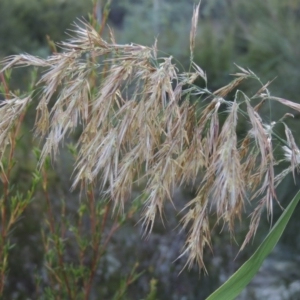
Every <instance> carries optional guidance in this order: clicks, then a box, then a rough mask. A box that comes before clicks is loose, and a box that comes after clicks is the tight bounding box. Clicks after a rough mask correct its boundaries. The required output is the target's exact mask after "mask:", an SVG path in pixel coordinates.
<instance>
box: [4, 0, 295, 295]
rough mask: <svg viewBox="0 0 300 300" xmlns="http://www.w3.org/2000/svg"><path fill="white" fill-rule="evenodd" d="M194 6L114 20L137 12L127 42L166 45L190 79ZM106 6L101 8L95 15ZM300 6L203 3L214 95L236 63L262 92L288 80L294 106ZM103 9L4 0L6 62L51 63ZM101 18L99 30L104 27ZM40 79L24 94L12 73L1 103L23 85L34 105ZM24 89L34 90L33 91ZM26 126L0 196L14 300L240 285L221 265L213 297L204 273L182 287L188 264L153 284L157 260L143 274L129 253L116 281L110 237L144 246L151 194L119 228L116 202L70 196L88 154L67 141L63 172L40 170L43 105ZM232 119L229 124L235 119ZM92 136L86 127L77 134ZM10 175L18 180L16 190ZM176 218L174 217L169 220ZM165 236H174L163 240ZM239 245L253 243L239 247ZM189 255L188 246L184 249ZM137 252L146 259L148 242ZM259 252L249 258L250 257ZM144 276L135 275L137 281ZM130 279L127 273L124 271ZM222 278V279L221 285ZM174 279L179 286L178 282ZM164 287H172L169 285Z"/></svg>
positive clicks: (127, 27)
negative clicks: (72, 31) (226, 280)
mask: <svg viewBox="0 0 300 300" xmlns="http://www.w3.org/2000/svg"><path fill="white" fill-rule="evenodd" d="M99 2H101V1H99ZM194 2H195V1H191V0H190V1H177V2H176V3H175V2H174V1H171V0H163V1H155V0H154V1H128V0H124V1H123V0H122V2H118V3H116V1H115V2H114V1H113V2H112V9H114V7H121V8H122V9H124V11H125V16H124V22H123V25H122V27H118V28H116V29H115V32H116V36H117V38H116V40H117V43H119V42H120V43H122V42H124V43H130V42H134V43H141V44H143V45H152V44H153V42H154V39H155V37H157V38H158V48H159V49H160V50H162V51H159V52H158V53H159V55H162V56H165V53H164V52H167V53H169V54H172V55H173V56H174V57H175V58H176V59H178V61H176V64H177V67H179V69H181V70H184V69H185V70H187V69H188V68H189V63H190V60H189V30H190V16H191V12H192V4H193V3H194ZM95 3H96V1H94V5H95ZM298 4H299V1H297V0H293V1H292V0H290V1H284V2H283V1H279V0H269V1H259V0H254V1H246V0H242V1H238V2H234V1H229V0H228V1H223V0H212V1H204V0H203V1H202V4H201V9H200V10H201V18H200V22H199V30H198V34H197V39H196V48H195V52H194V58H195V61H196V62H197V64H199V65H200V66H201V68H202V69H203V70H204V71H205V72H206V73H207V76H208V78H209V81H210V82H211V86H210V88H212V90H214V89H217V88H219V87H220V86H222V85H224V84H226V83H227V82H228V79H229V75H228V74H229V73H232V72H233V69H234V68H235V66H234V64H233V63H234V62H235V63H238V64H239V65H243V66H247V67H249V68H250V69H251V70H255V72H256V73H258V74H260V75H261V81H262V82H267V81H268V80H272V79H273V78H275V77H277V78H276V80H275V84H273V85H272V86H271V90H272V91H274V92H276V93H277V94H280V95H284V96H285V97H286V98H295V97H297V95H298V79H297V78H298V72H299V71H298V70H299V68H300V66H299V61H300V60H299V53H298V52H297V49H298V48H299V40H300V39H299V31H298V30H297V28H298V27H299V18H298V17H297V16H298V14H299V11H298V8H297V7H298V6H297V5H298ZM91 6H92V1H79V0H77V1H58V0H57V1H46V0H42V1H36V0H29V1H21V0H18V1H8V0H2V1H0V17H1V28H0V40H1V42H2V43H1V49H0V56H4V55H8V54H14V53H19V52H29V53H32V54H34V55H40V56H42V57H46V56H47V55H48V54H49V53H50V49H51V50H52V51H53V47H54V44H53V41H52V40H55V41H59V40H62V39H64V38H65V35H64V31H65V29H66V28H70V26H69V25H70V23H72V22H73V21H74V20H75V18H76V17H77V16H82V15H84V16H86V15H87V14H88V12H89V11H91ZM90 17H91V19H93V17H94V16H90ZM91 21H92V23H93V21H94V23H93V25H94V26H95V28H97V30H99V31H101V26H100V25H99V24H97V22H96V21H95V20H91ZM47 34H48V35H49V36H50V37H51V41H48V44H49V46H50V49H49V47H47V46H46V43H45V42H46V35H47ZM103 35H107V32H105V31H104V32H103ZM16 74H17V75H18V73H14V76H13V77H16ZM31 74H32V75H31V76H32V78H31V79H30V78H29V77H28V78H27V76H28V75H26V76H24V77H23V75H21V76H17V77H18V78H17V79H16V80H15V82H13V83H12V79H11V74H10V71H8V70H7V71H6V72H5V73H4V74H3V76H4V80H2V79H1V85H0V88H1V94H2V95H1V96H0V97H1V98H5V97H7V95H8V94H9V92H11V91H13V92H14V94H15V95H17V96H21V95H22V93H21V92H19V91H16V90H15V89H14V88H12V87H13V86H16V87H18V88H22V87H23V90H26V93H25V94H24V96H26V95H28V94H30V93H32V92H33V90H34V88H35V87H34V84H35V82H36V80H37V78H38V77H39V74H38V73H37V72H36V70H35V71H34V72H32V73H31ZM93 76H94V77H93ZM96 76H97V73H96V70H94V72H93V74H92V76H91V82H92V84H91V87H90V88H91V94H95V93H97V91H98V87H97V86H96V85H95V81H94V79H95V78H96ZM24 78H25V79H24ZM103 78H104V76H103ZM103 78H101V79H103ZM5 82H6V83H10V84H9V87H7V86H5ZM21 82H24V84H23V86H22V84H21ZM203 83H204V82H203V80H201V82H200V84H199V85H200V86H202V85H203ZM197 84H198V82H197ZM253 86H254V85H253V84H252V83H247V84H245V85H243V86H242V87H243V89H244V90H245V91H252V90H253ZM24 87H25V88H24ZM21 90H22V89H21ZM40 92H41V90H40V89H38V90H37V91H35V92H34V95H35V96H34V97H33V98H34V99H35V100H36V99H37V97H38V96H39V95H40ZM35 103H36V102H35ZM52 104H53V103H51V105H52ZM270 108H271V110H272V114H269V115H267V117H266V118H265V119H267V120H268V121H272V120H274V119H277V117H278V116H279V115H280V116H281V115H282V113H284V112H285V111H288V112H289V111H290V110H289V109H284V110H282V107H281V108H280V109H278V105H276V104H272V106H271V107H270V106H268V105H265V106H264V107H263V108H262V116H263V117H265V116H266V115H265V110H269V109H270ZM21 117H22V118H21V120H20V121H21V122H20V124H21V123H22V124H21V125H20V128H18V126H17V125H16V126H15V127H12V130H13V131H12V132H15V135H13V138H15V144H12V148H8V149H7V154H9V153H10V151H12V152H11V153H12V156H11V157H10V158H9V156H7V155H6V156H5V158H4V159H3V161H2V165H0V168H1V172H2V173H1V174H2V178H1V179H2V182H3V185H2V186H0V191H1V196H2V195H4V198H1V202H0V212H1V218H0V219H1V222H2V225H4V226H2V228H3V230H4V231H3V232H4V233H5V234H4V235H2V236H1V241H0V261H1V263H0V277H1V278H0V279H1V282H2V285H1V286H0V287H1V288H2V290H3V278H6V279H5V280H6V287H5V291H4V295H5V297H6V298H7V299H11V298H12V295H13V291H14V290H15V284H16V282H18V283H21V288H20V289H18V290H17V292H15V294H14V295H15V296H14V297H19V299H25V298H26V297H28V295H30V297H32V298H33V299H34V297H37V298H38V299H67V298H69V299H77V298H76V297H78V298H79V299H84V297H85V298H88V297H89V295H90V297H94V296H95V295H97V296H99V295H100V296H101V297H103V298H105V297H107V299H112V298H113V297H115V298H116V299H131V298H132V295H135V293H134V292H132V290H131V288H132V287H131V285H132V284H133V286H134V285H135V284H136V285H137V284H138V282H141V284H140V286H144V287H145V286H148V291H149V290H150V293H149V294H148V296H144V295H146V294H147V291H146V292H145V290H143V293H141V292H140V293H139V295H141V294H142V295H143V297H144V299H147V300H150V299H152V300H154V299H158V298H159V299H164V298H166V297H171V296H172V295H173V294H172V293H174V295H175V294H176V292H177V291H172V286H171V287H168V285H167V283H168V282H172V283H173V282H177V283H178V286H180V287H181V288H182V286H184V287H185V288H182V290H181V293H182V294H184V295H186V296H187V297H190V298H191V299H192V298H193V297H196V298H199V297H200V298H203V297H204V295H205V296H206V295H207V294H208V293H209V292H210V291H211V289H212V288H213V286H214V285H216V283H217V282H218V280H219V279H220V276H219V273H222V272H225V273H226V272H227V274H229V271H228V269H232V267H231V266H229V263H226V262H224V261H223V262H222V263H220V265H221V272H220V269H219V265H218V267H216V266H215V265H213V263H212V262H211V261H210V262H209V263H208V264H210V265H209V266H208V271H209V272H210V277H209V279H208V278H201V282H202V286H201V288H198V277H197V274H196V275H195V273H197V272H195V273H193V272H191V273H190V276H189V277H183V276H185V275H183V274H181V276H180V277H179V279H175V280H174V279H172V278H173V277H174V276H173V275H174V274H173V273H176V274H175V277H176V278H177V274H178V272H179V271H180V270H181V267H180V266H182V265H179V266H178V265H172V266H170V270H171V271H170V270H168V271H165V273H163V272H161V274H159V272H157V271H154V272H153V271H151V272H150V271H149V272H148V270H147V272H146V273H147V274H146V275H147V276H148V277H147V278H148V280H146V283H145V279H144V278H145V276H144V274H143V275H141V274H140V269H142V268H143V267H144V266H145V265H147V264H146V263H145V261H147V260H149V257H148V256H149V255H148V256H147V251H144V252H145V253H142V255H141V256H140V257H142V258H143V261H144V264H143V262H142V263H141V265H142V266H143V267H139V268H137V267H136V265H134V263H132V261H130V263H131V265H130V264H129V262H128V261H129V258H128V256H129V254H130V255H132V253H133V251H132V250H131V251H129V252H130V253H127V252H126V251H125V250H124V253H127V254H124V253H122V255H123V257H122V259H121V261H122V265H126V266H127V269H126V267H125V268H124V266H122V267H119V268H120V270H121V271H119V270H117V271H116V272H115V271H110V268H113V266H112V265H113V263H112V262H113V259H114V258H113V255H114V254H113V247H112V248H110V246H109V245H110V243H111V242H112V243H113V242H114V239H113V238H112V239H111V238H110V233H112V235H113V237H115V236H117V237H116V239H119V240H121V241H122V242H123V243H124V248H125V244H126V242H127V240H128V239H130V238H131V239H132V237H131V234H132V231H128V229H126V226H127V225H128V224H129V225H130V227H133V225H135V224H136V222H137V220H136V219H135V217H134V215H135V212H136V211H137V210H139V209H140V208H141V207H142V205H143V203H144V202H145V200H146V198H147V197H148V196H149V194H141V195H140V197H139V199H136V201H134V202H133V203H132V205H131V206H130V207H126V208H127V209H128V210H127V212H128V213H127V214H125V215H123V216H120V217H118V218H116V219H115V220H114V221H112V220H111V219H110V218H107V219H106V216H107V214H109V213H110V212H111V208H110V204H109V202H107V199H104V198H103V197H102V196H100V195H99V194H98V191H97V189H95V186H92V185H91V186H89V187H85V188H86V189H84V191H83V193H82V194H81V196H82V197H81V200H80V201H79V198H80V197H79V196H80V191H79V190H75V192H74V193H73V194H72V195H71V194H70V193H69V186H70V181H69V178H70V176H71V171H72V170H71V168H72V167H71V165H72V163H73V159H72V158H71V157H76V156H77V155H78V153H77V149H76V147H75V146H74V143H73V142H74V140H73V137H67V148H68V149H67V150H66V149H60V155H61V159H58V161H51V160H50V159H49V157H46V160H45V162H46V164H45V165H44V169H42V170H40V171H37V170H36V169H35V164H36V159H38V158H39V157H40V155H41V153H40V150H37V149H35V148H34V147H36V146H37V144H36V142H35V141H33V140H32V139H31V132H30V130H31V128H32V125H33V123H34V119H35V106H34V105H33V104H32V106H31V107H28V109H27V116H25V117H24V119H23V116H21ZM222 117H224V120H225V114H223V116H222ZM296 117H297V116H296ZM269 118H270V120H269ZM224 120H223V121H224ZM221 123H222V122H221ZM287 123H288V124H289V125H290V127H291V128H292V130H293V128H296V126H297V118H296V119H295V120H294V121H293V120H287ZM295 124H296V125H295ZM28 125H30V129H28ZM293 125H294V126H295V127H293ZM239 126H241V129H240V128H238V129H237V131H238V132H239V133H242V135H245V133H246V130H247V126H248V125H247V124H246V122H245V119H243V120H242V122H241V124H239ZM276 130H277V128H276ZM278 131H281V132H279V133H278V132H276V134H277V133H278V134H279V136H280V137H282V136H283V134H284V133H283V132H284V128H283V129H280V128H279V129H278ZM80 133H81V128H80V129H78V132H76V134H80ZM77 137H78V136H77ZM243 137H244V136H243ZM75 139H76V138H75ZM295 140H296V142H297V141H299V137H298V135H295ZM275 150H276V151H277V150H278V149H275ZM279 152H280V151H279ZM279 154H281V153H279ZM34 157H36V159H34ZM53 166H54V167H55V170H53V168H52V167H53ZM56 170H57V171H56ZM7 174H8V175H9V176H8V175H7ZM5 176H8V177H10V178H9V181H7V180H6V178H5ZM291 181H292V180H289V182H291ZM286 182H287V181H285V183H284V184H286ZM286 186H288V187H289V188H283V189H282V190H281V192H280V191H279V195H280V197H278V198H279V199H282V198H286V199H290V197H289V195H288V193H289V191H290V190H293V189H295V187H293V185H292V184H289V183H287V184H286ZM134 188H135V189H136V191H138V192H139V191H140V190H141V186H138V184H135V185H134ZM47 198H49V199H47ZM7 200H9V201H7ZM184 201H187V200H186V198H185V199H183V200H182V201H181V204H182V202H184ZM285 201H286V200H285ZM280 213H281V211H279V210H278V212H276V210H275V216H276V215H279V214H280ZM166 214H167V215H169V213H168V212H166ZM168 217H169V216H168ZM3 220H4V221H3ZM103 220H106V221H105V224H106V225H105V227H104V228H102V225H103ZM177 221H178V218H177ZM296 222H298V221H297V220H294V222H293V224H296ZM246 223H247V221H245V222H243V223H242V228H246V227H247V224H246ZM92 224H93V225H92ZM131 225H132V226H131ZM172 225H173V224H172ZM174 227H175V226H174ZM124 228H125V231H124V232H125V235H126V238H124V237H123V236H122V235H121V237H120V236H119V237H118V235H117V233H118V230H121V229H124ZM297 229H298V226H294V228H293V231H294V232H295V231H297ZM126 230H127V231H126ZM159 230H160V231H162V229H159ZM238 230H239V229H237V231H238ZM40 231H41V234H40ZM157 232H158V231H157ZM157 232H156V234H157ZM264 232H265V231H264V230H260V231H258V235H263V234H264ZM6 233H7V234H6ZM289 234H290V236H291V237H292V238H289V239H287V238H286V239H287V243H290V244H293V243H296V239H294V235H295V233H289ZM108 237H109V239H108V240H107V238H108ZM122 238H123V239H122ZM223 238H224V235H223V236H222V237H220V236H219V234H218V233H217V232H215V234H214V236H213V242H216V241H217V246H218V249H217V250H216V249H214V252H215V254H216V253H219V256H222V257H224V256H225V257H226V255H228V250H226V247H224V244H225V243H224V240H223ZM237 239H238V240H239V241H240V240H241V238H239V237H238V238H237ZM161 240H166V237H161ZM108 241H109V242H110V243H108ZM181 242H182V239H181ZM256 242H257V241H256ZM133 243H134V242H133ZM97 245H98V246H97ZM98 247H99V248H98ZM180 247H181V245H179V246H178V248H180ZM234 247H235V246H234ZM234 247H233V248H234ZM133 248H138V246H137V243H136V241H135V244H134V247H133ZM146 248H147V247H146ZM149 248H150V247H149ZM174 248H175V250H173V252H176V251H177V250H178V248H176V247H175V246H174ZM236 248H237V247H235V248H234V249H236ZM122 250H123V249H122ZM146 250H148V249H146ZM127 251H128V250H127ZM169 251H171V250H169ZM218 251H219V252H218ZM226 251H227V252H226ZM249 251H250V250H246V253H249ZM244 253H245V252H244ZM243 255H244V256H242V258H241V257H239V258H238V260H237V263H239V262H241V260H243V259H244V258H245V259H246V254H243ZM229 257H230V256H229ZM174 258H175V257H174ZM206 258H207V257H206ZM216 258H218V254H217V255H216ZM230 258H232V257H230ZM109 259H111V260H109ZM225 260H226V259H225ZM95 261H96V263H95ZM124 261H126V262H127V263H128V265H127V264H125V263H124ZM237 263H235V266H236V264H237ZM157 264H159V263H157ZM116 265H117V264H116ZM132 265H134V267H133V268H132V270H129V269H130V266H132ZM153 265H155V264H154V263H153ZM28 266H30V267H28ZM128 268H129V269H128ZM226 268H227V269H226ZM124 269H125V270H127V271H125V272H124ZM165 269H166V268H165ZM95 270H96V271H95ZM224 270H226V271H224ZM116 273H117V274H116ZM126 273H127V274H129V275H126ZM33 274H35V275H33ZM149 274H150V275H149ZM213 274H216V276H215V279H214V282H213V283H212V277H213ZM222 274H223V273H222ZM238 274H239V273H238ZM139 275H141V276H139ZM167 275H169V277H166V276H167ZM34 276H35V279H34V278H33V277H34ZM172 276H173V277H172ZM152 277H155V278H157V279H153V280H151V281H150V286H149V280H150V278H152ZM163 281H164V283H160V282H163ZM203 282H204V284H203ZM175 285H176V284H175ZM195 287H196V288H195ZM193 288H194V290H193ZM136 289H138V288H136ZM200 289H201V291H200ZM158 295H160V297H158ZM161 295H163V296H161ZM196 295H197V296H196ZM174 297H175V296H174ZM14 299H17V298H14Z"/></svg>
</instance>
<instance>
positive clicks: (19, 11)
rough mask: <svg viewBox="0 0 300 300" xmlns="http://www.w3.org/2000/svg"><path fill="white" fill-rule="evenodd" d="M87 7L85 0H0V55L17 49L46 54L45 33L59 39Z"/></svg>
mask: <svg viewBox="0 0 300 300" xmlns="http://www.w3.org/2000/svg"><path fill="white" fill-rule="evenodd" d="M91 9H92V1H89V0H88V1H86V0H66V1H61V0H51V1H49V0H28V1H24V0H14V1H10V0H1V1H0V19H1V26H0V41H1V48H0V57H1V56H5V55H10V54H15V53H20V52H28V53H32V54H36V55H42V56H46V55H48V54H49V50H48V47H47V46H46V44H47V39H46V36H47V35H48V36H49V35H51V39H54V40H55V41H58V40H62V39H63V38H65V37H66V34H65V31H66V29H67V28H70V24H71V23H72V22H74V20H76V18H77V17H82V16H87V14H88V12H90V11H91Z"/></svg>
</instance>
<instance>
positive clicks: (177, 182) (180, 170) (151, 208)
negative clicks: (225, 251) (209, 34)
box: [0, 5, 300, 268]
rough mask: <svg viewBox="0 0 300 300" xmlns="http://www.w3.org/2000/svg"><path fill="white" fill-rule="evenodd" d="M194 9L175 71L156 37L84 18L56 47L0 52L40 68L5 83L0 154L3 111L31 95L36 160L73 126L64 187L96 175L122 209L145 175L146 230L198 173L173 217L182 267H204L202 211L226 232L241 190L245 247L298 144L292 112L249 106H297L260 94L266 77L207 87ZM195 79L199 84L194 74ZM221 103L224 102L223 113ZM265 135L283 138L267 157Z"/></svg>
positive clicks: (7, 63) (299, 156) (5, 128)
mask: <svg viewBox="0 0 300 300" xmlns="http://www.w3.org/2000/svg"><path fill="white" fill-rule="evenodd" d="M198 13H199V5H198V6H196V7H195V9H194V14H193V18H192V28H191V33H190V52H191V65H190V66H191V67H190V70H189V71H188V72H182V73H180V72H179V71H178V69H177V68H176V66H175V64H174V63H173V59H172V57H163V58H160V57H158V51H157V47H156V44H155V45H154V46H153V47H145V46H141V45H136V44H128V45H120V44H117V43H116V42H115V40H114V36H113V33H112V32H110V39H111V41H110V42H106V41H105V40H104V39H103V38H102V36H101V35H100V34H99V33H98V32H97V31H96V30H95V29H94V28H93V27H92V26H90V25H88V24H87V23H82V24H81V25H80V26H77V27H76V29H75V30H74V32H73V33H74V37H72V38H71V39H69V40H68V41H67V42H62V43H61V44H60V47H61V49H62V51H61V52H59V53H53V55H52V56H50V57H48V58H46V59H42V58H38V57H34V56H31V55H27V54H23V55H16V56H11V57H8V58H6V59H4V61H3V62H2V63H3V64H4V67H3V68H2V70H1V72H4V71H6V70H7V69H10V68H12V67H18V66H35V67H39V68H44V72H43V75H42V76H41V78H40V80H39V82H38V83H37V86H38V88H39V92H38V93H37V94H35V97H33V94H28V95H27V96H26V97H19V96H16V95H12V94H11V95H9V97H7V98H6V99H5V100H4V101H2V102H1V104H0V158H1V160H2V158H3V156H4V155H5V149H6V147H7V145H9V143H10V142H11V136H10V130H11V128H12V127H13V125H14V122H15V121H16V120H17V119H18V118H19V116H20V115H21V114H22V112H23V111H24V110H25V108H26V107H27V106H28V105H29V104H31V103H35V102H36V101H37V98H38V103H37V105H36V110H37V113H36V121H35V126H34V132H35V135H36V136H37V137H40V138H41V139H42V140H43V141H44V145H43V148H42V152H41V158H40V161H39V166H42V165H43V163H44V162H45V159H46V157H47V156H48V155H51V156H52V158H53V159H55V157H56V156H57V155H58V152H59V145H60V144H62V143H64V138H65V137H66V136H68V135H69V134H70V133H72V132H73V131H74V130H75V129H78V128H80V130H81V133H80V136H79V138H78V141H77V148H78V157H77V161H76V165H75V166H74V182H73V188H75V187H76V186H77V185H82V186H86V185H88V184H90V183H93V182H97V183H98V184H99V185H100V187H101V190H102V191H103V194H104V195H105V196H106V197H109V198H110V200H111V201H112V203H113V205H114V210H115V213H123V210H124V206H125V203H126V201H128V200H130V199H131V190H132V186H133V183H134V182H136V181H137V180H139V179H141V178H143V179H145V180H146V182H147V184H146V186H145V189H144V191H143V193H144V195H145V197H144V199H145V200H144V204H143V205H144V207H143V211H142V224H143V226H144V229H145V232H146V233H147V234H148V233H150V232H151V230H152V227H153V223H154V221H155V218H156V217H157V215H159V216H160V217H163V209H164V205H165V202H166V201H168V200H169V201H172V193H173V191H174V189H175V188H176V187H178V186H181V185H185V184H189V183H191V182H195V181H196V178H198V175H199V174H200V173H201V174H203V175H201V180H200V184H199V187H198V189H197V195H196V197H195V198H194V199H192V200H191V201H190V202H189V203H187V204H186V206H185V209H184V212H185V215H184V217H183V219H182V226H183V228H188V236H187V240H186V244H185V249H184V250H183V253H182V254H181V255H185V254H187V255H188V260H187V265H188V266H191V265H192V264H193V263H194V262H197V263H198V264H199V266H200V267H203V268H205V266H204V262H203V249H204V248H205V247H206V246H208V247H211V237H210V222H209V220H210V216H211V215H212V214H215V213H216V215H217V219H218V222H223V223H224V225H226V227H227V228H228V229H229V231H230V232H231V233H232V234H234V226H235V222H236V220H238V219H241V217H242V214H243V213H244V207H245V203H246V201H248V202H250V203H251V202H253V203H255V205H254V204H253V205H252V207H254V208H253V212H252V214H251V224H250V228H249V232H248V234H247V235H246V237H245V240H244V243H243V244H242V246H241V248H244V247H245V245H246V244H247V243H248V242H249V240H250V239H251V237H252V236H253V235H254V234H255V232H256V230H257V227H258V225H259V220H260V216H261V213H262V211H263V210H264V209H265V208H266V209H267V213H268V215H269V216H272V209H273V203H274V201H277V197H276V192H275V189H276V187H277V186H278V184H279V183H280V182H281V181H282V179H283V178H284V177H285V176H286V175H287V174H288V173H291V172H292V173H294V172H295V170H297V169H299V165H300V152H299V149H298V147H297V145H296V144H295V141H294V138H293V135H292V132H291V130H290V129H289V128H288V127H287V125H286V124H285V123H284V119H285V117H288V116H292V115H291V114H287V115H284V116H283V117H282V118H281V119H280V120H279V121H271V123H270V124H266V123H264V122H263V120H262V117H261V116H260V107H261V106H262V105H268V104H269V105H270V103H271V102H272V101H276V102H279V103H280V104H282V105H285V106H287V107H289V108H291V109H293V110H296V111H298V112H300V105H299V104H296V103H293V102H291V101H288V100H286V99H282V98H277V97H273V96H271V95H270V93H269V90H268V84H266V85H264V84H263V83H261V82H260V80H259V78H258V77H257V76H256V75H255V74H254V73H253V72H252V71H250V70H246V69H244V68H241V67H238V69H239V71H238V73H236V74H234V76H235V79H234V80H233V81H232V82H231V83H229V84H228V85H226V86H224V87H222V88H220V89H218V90H216V91H210V90H209V87H208V86H207V78H206V74H205V72H204V71H203V70H202V69H201V68H200V67H199V66H198V65H197V64H196V63H194V62H193V52H194V51H195V37H196V28H197V22H198ZM197 51H201V49H200V50H197ZM91 74H97V76H99V78H101V80H99V82H100V83H99V86H98V87H97V89H96V90H95V89H93V90H92V89H91V88H90V86H91V84H90V80H91V78H94V76H91ZM198 78H200V79H201V80H202V81H203V82H204V84H205V86H204V87H199V86H197V85H196V84H195V81H196V80H197V79H198ZM248 79H255V80H257V81H258V82H259V83H260V84H261V88H260V89H259V90H258V91H257V92H256V93H255V94H254V95H252V96H247V95H246V94H245V93H243V91H242V90H239V85H240V84H241V83H242V82H244V81H246V80H248ZM36 95H38V97H37V96H36ZM53 99H55V101H54V104H53ZM50 101H52V104H51V105H50ZM221 109H222V111H224V109H225V111H226V119H225V121H222V122H221V121H220V111H221ZM240 116H242V117H243V118H246V119H247V120H248V123H249V127H250V128H249V130H248V134H247V135H246V136H245V137H243V139H241V140H240V139H239V138H238V136H237V124H238V118H239V117H240ZM280 124H283V126H284V127H285V134H286V140H285V141H283V140H282V139H280V138H279V137H278V136H277V135H276V134H275V133H274V130H273V129H274V127H275V126H279V125H280ZM275 142H276V143H279V145H281V146H283V151H284V153H285V159H283V158H278V159H277V158H276V157H275V155H274V151H273V149H274V143H275ZM283 160H287V161H290V166H289V167H288V168H287V169H286V170H284V171H283V172H281V173H279V174H275V172H274V166H275V165H277V164H279V163H280V162H282V161H283ZM0 166H1V165H0ZM257 199H258V200H257ZM254 200H255V201H254Z"/></svg>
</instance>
